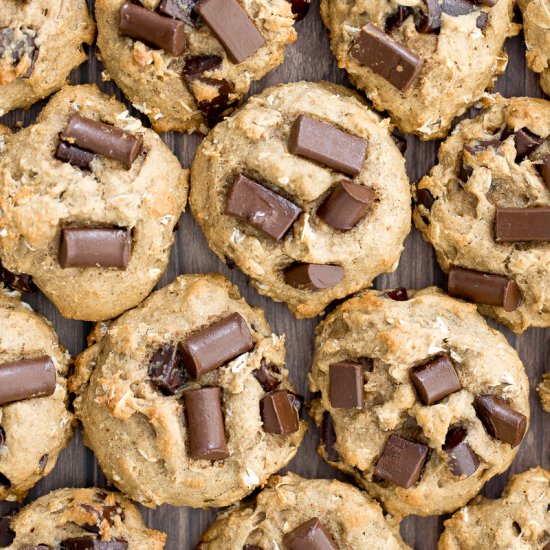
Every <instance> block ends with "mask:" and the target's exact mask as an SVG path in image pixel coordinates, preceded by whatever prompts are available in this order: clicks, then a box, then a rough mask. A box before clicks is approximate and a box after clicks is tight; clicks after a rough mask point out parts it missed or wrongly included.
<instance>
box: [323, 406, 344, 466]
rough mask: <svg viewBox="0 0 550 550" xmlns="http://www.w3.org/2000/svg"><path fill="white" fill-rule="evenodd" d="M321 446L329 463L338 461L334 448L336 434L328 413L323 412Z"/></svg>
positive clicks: (338, 456)
mask: <svg viewBox="0 0 550 550" xmlns="http://www.w3.org/2000/svg"><path fill="white" fill-rule="evenodd" d="M321 445H323V447H324V448H325V454H326V457H327V460H329V461H330V462H339V461H340V455H339V454H338V451H337V450H336V447H335V445H336V432H335V431H334V420H333V418H332V415H331V414H330V413H329V412H328V411H325V412H323V420H322V422H321Z"/></svg>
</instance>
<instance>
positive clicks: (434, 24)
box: [416, 0, 441, 33]
mask: <svg viewBox="0 0 550 550" xmlns="http://www.w3.org/2000/svg"><path fill="white" fill-rule="evenodd" d="M423 5H424V9H423V10H422V11H421V12H420V14H419V16H418V17H417V18H416V30H417V31H418V32H420V33H429V32H435V31H437V30H438V29H439V28H440V27H441V6H440V4H439V3H438V0H423Z"/></svg>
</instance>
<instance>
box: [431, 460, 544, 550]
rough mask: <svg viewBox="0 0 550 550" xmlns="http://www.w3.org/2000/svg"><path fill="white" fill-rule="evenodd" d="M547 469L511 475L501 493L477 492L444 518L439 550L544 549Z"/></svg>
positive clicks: (538, 468)
mask: <svg viewBox="0 0 550 550" xmlns="http://www.w3.org/2000/svg"><path fill="white" fill-rule="evenodd" d="M549 510H550V472H548V471H547V470H543V469H542V468H540V467H537V468H532V469H531V470H528V471H526V472H523V473H522V474H519V475H516V476H514V477H512V478H511V479H510V480H509V481H508V485H507V486H506V488H505V489H504V492H503V494H502V497H501V498H499V499H496V500H489V499H487V498H485V497H482V496H479V497H478V498H476V499H475V500H473V501H472V502H471V503H470V504H469V505H468V506H466V507H464V508H462V509H461V510H459V511H458V512H456V514H454V516H452V517H451V518H450V519H448V520H447V521H445V531H444V532H443V535H442V536H441V539H440V540H439V545H438V548H439V550H477V549H478V548H490V549H491V550H509V549H510V548H525V549H533V550H545V549H546V548H548V547H549V545H550V514H549Z"/></svg>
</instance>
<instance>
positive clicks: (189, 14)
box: [158, 0, 198, 26]
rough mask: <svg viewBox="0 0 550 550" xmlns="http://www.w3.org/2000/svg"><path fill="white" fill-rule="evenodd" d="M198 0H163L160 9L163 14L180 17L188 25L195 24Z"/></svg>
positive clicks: (175, 17)
mask: <svg viewBox="0 0 550 550" xmlns="http://www.w3.org/2000/svg"><path fill="white" fill-rule="evenodd" d="M197 1H198V0H162V2H161V3H160V4H159V7H158V11H159V13H161V14H162V15H167V16H168V17H173V18H174V19H179V20H180V21H183V22H184V23H187V24H188V25H191V26H195V23H196V22H197V14H196V13H195V11H194V10H195V6H196V5H197Z"/></svg>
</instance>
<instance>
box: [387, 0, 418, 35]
mask: <svg viewBox="0 0 550 550" xmlns="http://www.w3.org/2000/svg"><path fill="white" fill-rule="evenodd" d="M412 13H413V10H412V8H411V7H409V6H397V9H396V10H395V11H394V12H393V13H392V14H391V15H390V16H389V17H388V18H387V19H386V24H385V29H386V32H391V31H394V30H395V29H398V28H399V27H401V25H403V23H404V22H405V21H406V19H407V17H409V15H412Z"/></svg>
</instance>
